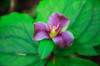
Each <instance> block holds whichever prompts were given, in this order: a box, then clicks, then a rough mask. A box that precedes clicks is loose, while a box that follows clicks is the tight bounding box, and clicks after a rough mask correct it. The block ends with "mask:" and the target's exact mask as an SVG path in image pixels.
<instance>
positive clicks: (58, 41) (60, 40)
mask: <svg viewBox="0 0 100 66" xmlns="http://www.w3.org/2000/svg"><path fill="white" fill-rule="evenodd" d="M52 40H53V41H54V42H55V44H56V45H58V46H59V47H61V48H64V47H65V45H64V40H63V38H62V37H61V36H56V37H53V38H52Z"/></svg>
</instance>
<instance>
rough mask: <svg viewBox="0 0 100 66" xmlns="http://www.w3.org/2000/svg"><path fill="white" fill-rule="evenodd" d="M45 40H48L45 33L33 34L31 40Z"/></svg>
mask: <svg viewBox="0 0 100 66" xmlns="http://www.w3.org/2000/svg"><path fill="white" fill-rule="evenodd" d="M45 38H49V36H48V33H47V32H45V31H39V32H37V33H36V34H34V37H33V40H34V41H36V40H37V41H39V40H42V39H45Z"/></svg>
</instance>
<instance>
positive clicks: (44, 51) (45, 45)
mask: <svg viewBox="0 0 100 66" xmlns="http://www.w3.org/2000/svg"><path fill="white" fill-rule="evenodd" d="M54 46H55V43H54V42H53V41H52V40H51V39H44V40H42V41H41V42H40V45H39V54H40V58H41V59H44V58H45V57H46V56H48V55H49V54H50V53H51V52H52V50H53V48H54Z"/></svg>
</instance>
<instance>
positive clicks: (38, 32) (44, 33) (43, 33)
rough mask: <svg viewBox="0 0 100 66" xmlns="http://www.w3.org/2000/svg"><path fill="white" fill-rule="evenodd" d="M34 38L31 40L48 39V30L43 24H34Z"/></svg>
mask: <svg viewBox="0 0 100 66" xmlns="http://www.w3.org/2000/svg"><path fill="white" fill-rule="evenodd" d="M34 31H35V33H34V37H33V40H42V39H44V38H49V35H48V34H49V31H50V28H49V26H48V25H47V24H45V23H43V22H36V23H34Z"/></svg>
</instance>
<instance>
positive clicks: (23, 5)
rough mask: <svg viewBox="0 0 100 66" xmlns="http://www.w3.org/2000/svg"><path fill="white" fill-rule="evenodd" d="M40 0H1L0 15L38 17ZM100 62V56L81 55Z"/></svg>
mask: <svg viewBox="0 0 100 66" xmlns="http://www.w3.org/2000/svg"><path fill="white" fill-rule="evenodd" d="M39 2H40V0H0V17H1V16H3V15H6V14H9V13H12V12H19V13H27V14H29V15H30V16H31V17H33V18H36V14H37V11H36V7H37V5H38V4H39ZM80 57H82V58H86V59H90V60H92V61H94V62H96V63H98V64H100V56H93V57H89V56H80Z"/></svg>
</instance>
